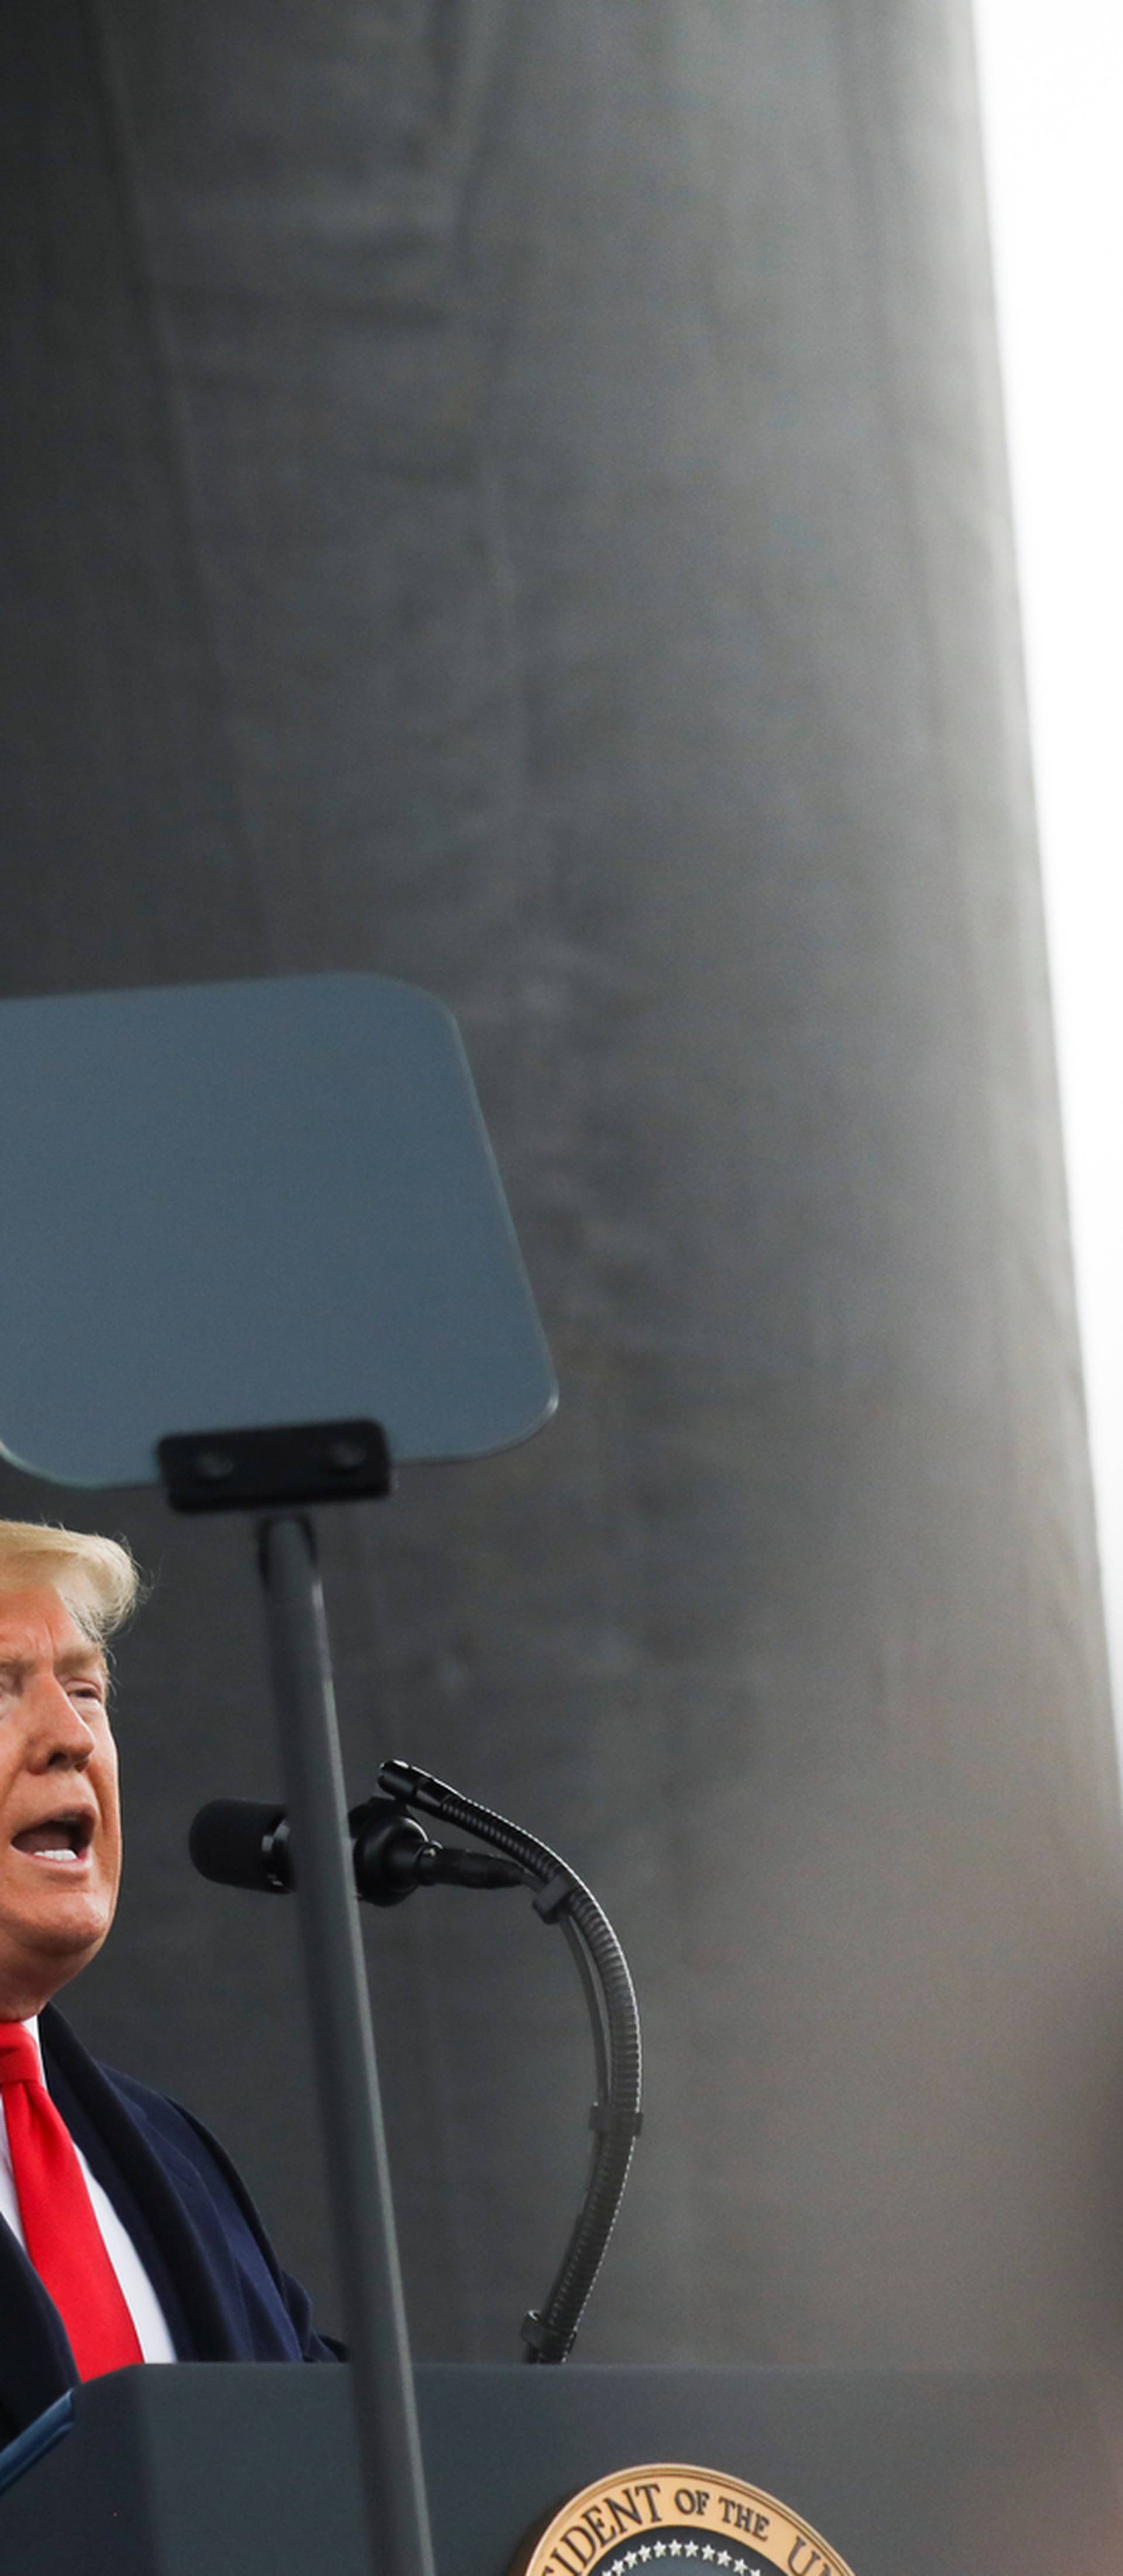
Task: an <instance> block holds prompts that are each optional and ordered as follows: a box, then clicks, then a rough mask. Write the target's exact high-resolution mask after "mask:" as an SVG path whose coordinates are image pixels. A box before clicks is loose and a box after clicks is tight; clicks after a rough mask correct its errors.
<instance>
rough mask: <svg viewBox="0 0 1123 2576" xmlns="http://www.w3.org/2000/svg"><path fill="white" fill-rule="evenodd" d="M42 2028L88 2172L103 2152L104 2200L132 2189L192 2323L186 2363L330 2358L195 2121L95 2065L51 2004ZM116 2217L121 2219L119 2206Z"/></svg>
mask: <svg viewBox="0 0 1123 2576" xmlns="http://www.w3.org/2000/svg"><path fill="white" fill-rule="evenodd" d="M41 2032H42V2038H43V2048H44V2059H45V2063H46V2065H47V2068H48V2078H49V2080H50V2081H51V2083H52V2089H57V2090H58V2092H59V2095H60V2107H62V2108H63V2110H64V2116H65V2117H67V2119H68V2120H69V2121H70V2124H71V2126H72V2129H73V2131H74V2134H75V2136H76V2138H77V2140H78V2143H79V2144H80V2145H81V2146H82V2147H83V2148H84V2150H85V2152H86V2153H87V2154H88V2155H89V2156H90V2161H91V2163H92V2164H94V2169H95V2171H97V2170H98V2162H97V2159H98V2157H99V2155H100V2158H101V2162H102V2168H103V2169H102V2171H101V2174H100V2179H101V2180H103V2181H104V2182H105V2184H106V2187H107V2189H108V2190H109V2191H110V2194H111V2196H115V2184H116V2186H117V2194H118V2195H119V2194H120V2192H121V2190H122V2189H123V2190H124V2192H125V2193H127V2194H128V2195H131V2202H132V2206H133V2208H134V2209H136V2210H137V2211H139V2212H140V2213H141V2215H142V2218H143V2221H144V2223H145V2226H146V2228H147V2229H148V2230H150V2231H151V2235H152V2237H153V2238H154V2239H155V2240H156V2243H157V2244H158V2246H159V2249H160V2254H161V2257H162V2260H163V2262H164V2263H165V2264H166V2267H167V2270H168V2272H169V2273H170V2274H171V2276H172V2278H173V2280H174V2285H175V2290H176V2292H177V2294H178V2297H179V2299H180V2300H181V2302H182V2303H183V2306H184V2308H185V2311H186V2313H187V2316H188V2320H189V2344H190V2350H189V2351H188V2352H187V2353H185V2354H184V2358H197V2359H199V2360H210V2359H214V2360H222V2359H233V2358H245V2359H247V2360H261V2361H274V2360H277V2361H279V2360H292V2361H299V2360H304V2361H334V2360H337V2359H338V2358H339V2354H338V2351H337V2349H336V2348H335V2347H334V2346H332V2345H330V2344H328V2343H327V2342H325V2340H324V2339H323V2338H322V2337H321V2336H319V2335H317V2333H316V2332H315V2329H314V2327H313V2324H312V2309H311V2301H310V2299H309V2297H308V2294H307V2292H306V2291H305V2290H304V2289H303V2288H302V2287H301V2285H300V2283H299V2282H297V2281H295V2280H293V2279H292V2277H291V2276H290V2275H289V2274H288V2273H287V2272H285V2271H283V2270H282V2267H281V2265H280V2263H279V2262H278V2260H277V2256H276V2254H275V2252H274V2250H273V2246H272V2244H271V2243H270V2239H269V2235H268V2232H267V2230H266V2227H265V2225H264V2222H263V2220H262V2218H261V2216H260V2213H259V2211H258V2210H257V2208H256V2206H255V2203H254V2201H253V2199H252V2196H251V2194H250V2193H249V2191H248V2190H247V2188H246V2185H245V2183H244V2182H243V2180H242V2178H241V2175H240V2174H239V2173H238V2170H237V2167H236V2166H235V2165H234V2164H233V2163H232V2161H231V2159H230V2157H229V2156H228V2155H227V2153H226V2150H225V2148H224V2147H222V2146H221V2145H220V2143H219V2141H218V2139H217V2138H215V2137H213V2136H212V2135H211V2133H210V2131H209V2130H208V2129H207V2128H206V2127H205V2126H204V2124H203V2122H202V2121H201V2120H197V2119H196V2118H195V2116H194V2114H193V2113H192V2112H190V2111H187V2110H185V2109H184V2108H183V2107H182V2105H181V2104H179V2103H178V2102H175V2101H173V2100H172V2099H171V2098H170V2097H169V2096H168V2095H167V2094H164V2093H159V2092H157V2091H155V2090H154V2088H153V2087H152V2086H151V2085H148V2084H143V2083H141V2082H140V2081H139V2080H138V2078H137V2077H136V2076H133V2075H126V2074H123V2073H121V2072H119V2071H118V2070H117V2069H116V2068H114V2067H108V2066H102V2065H100V2064H99V2063H98V2062H97V2060H96V2059H94V2058H92V2057H90V2055H89V2054H88V2052H87V2051H86V2050H85V2049H84V2048H83V2046H82V2044H81V2042H80V2041H79V2040H78V2039H77V2038H76V2036H75V2034H74V2032H73V2031H72V2030H71V2029H70V2027H69V2025H68V2024H67V2023H66V2022H64V2020H63V2018H62V2016H61V2014H60V2013H59V2012H58V2011H57V2009H56V2008H55V2007H54V2006H51V2007H49V2008H48V2011H47V2012H45V2013H44V2015H43V2016H42V2022H41ZM60 2079H61V2081H60ZM63 2095H66V2096H68V2099H66V2100H65V2102H64V2101H63V2100H62V2096H63ZM121 2215H122V2216H123V2217H124V2218H125V2222H126V2224H129V2211H128V2209H127V2208H126V2207H124V2206H122V2207H121Z"/></svg>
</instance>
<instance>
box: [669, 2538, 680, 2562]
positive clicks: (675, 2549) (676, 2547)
mask: <svg viewBox="0 0 1123 2576" xmlns="http://www.w3.org/2000/svg"><path fill="white" fill-rule="evenodd" d="M667 2556H668V2558H681V2556H682V2542H681V2540H669V2541H668V2542H667Z"/></svg>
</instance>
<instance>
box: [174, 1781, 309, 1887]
mask: <svg viewBox="0 0 1123 2576" xmlns="http://www.w3.org/2000/svg"><path fill="white" fill-rule="evenodd" d="M284 1813H285V1810H284V1808H283V1807H277V1806H273V1807H262V1806H260V1805H258V1804H257V1802H256V1801H255V1800H253V1799H251V1798H215V1799H213V1800H212V1802H211V1804H210V1806H209V1807H200V1809H199V1813H198V1815H197V1816H196V1817H195V1820H194V1822H193V1824H192V1827H191V1831H190V1834H189V1835H188V1839H187V1848H188V1850H189V1852H190V1854H191V1858H192V1860H193V1861H194V1863H195V1867H196V1869H197V1870H198V1871H199V1874H200V1876H201V1877H202V1878H214V1879H217V1880H218V1883H219V1885H220V1887H260V1888H264V1889H267V1890H275V1889H276V1885H277V1878H276V1863H274V1865H273V1868H272V1870H271V1869H270V1868H269V1867H268V1866H267V1864H266V1858H265V1846H266V1844H267V1842H268V1839H269V1836H270V1835H271V1834H273V1833H275V1832H276V1829H277V1826H278V1825H279V1824H280V1823H281V1821H282V1819H283V1817H284Z"/></svg>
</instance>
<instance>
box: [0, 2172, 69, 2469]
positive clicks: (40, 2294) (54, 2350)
mask: <svg viewBox="0 0 1123 2576" xmlns="http://www.w3.org/2000/svg"><path fill="white" fill-rule="evenodd" d="M77 2379H78V2373H77V2370H76V2369H75V2366H74V2355H73V2353H72V2352H71V2349H70V2345H69V2342H68V2341H67V2335H66V2329H65V2327H64V2325H63V2322H62V2318H61V2317H60V2315H59V2312H58V2309H57V2308H56V2306H55V2303H54V2300H53V2299H49V2298H48V2296H47V2293H46V2291H45V2289H44V2287H43V2284H42V2282H41V2280H40V2278H39V2275H38V2273H37V2272H36V2271H35V2270H34V2268H33V2266H32V2265H31V2264H30V2263H29V2262H28V2259H27V2256H26V2254H25V2253H24V2250H23V2247H22V2245H21V2244H20V2242H19V2239H18V2238H17V2237H15V2236H13V2234H12V2231H11V2228H10V2227H9V2226H7V2224H6V2223H5V2221H4V2220H3V2219H0V2411H2V2412H3V2413H4V2414H5V2415H7V2416H8V2417H9V2418H10V2433H8V2434H7V2436H6V2438H8V2439H10V2438H11V2434H14V2433H19V2432H22V2431H23V2428H24V2426H25V2424H33V2423H34V2421H35V2418H36V2416H37V2415H42V2414H43V2412H44V2409H45V2408H46V2407H48V2406H53V2405H54V2402H55V2399H56V2397H61V2396H62V2395H63V2393H64V2391H65V2390H66V2389H68V2388H73V2387H75V2386H76V2384H77Z"/></svg>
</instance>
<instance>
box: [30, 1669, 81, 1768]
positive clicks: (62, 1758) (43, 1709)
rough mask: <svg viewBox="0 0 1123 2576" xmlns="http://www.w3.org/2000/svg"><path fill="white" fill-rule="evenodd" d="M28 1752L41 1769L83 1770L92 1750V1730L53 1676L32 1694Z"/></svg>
mask: <svg viewBox="0 0 1123 2576" xmlns="http://www.w3.org/2000/svg"><path fill="white" fill-rule="evenodd" d="M30 1715H31V1728H30V1734H31V1750H32V1753H33V1757H34V1758H36V1759H38V1761H40V1762H41V1763H42V1764H43V1766H44V1768H47V1767H49V1766H50V1765H52V1764H54V1765H57V1767H58V1768H59V1769H62V1768H63V1767H64V1766H65V1767H66V1768H67V1769H68V1770H69V1769H73V1770H78V1771H82V1770H84V1769H85V1767H86V1764H87V1762H88V1761H89V1759H90V1755H91V1753H92V1752H93V1749H94V1736H93V1729H92V1727H90V1725H89V1724H88V1723H87V1720H86V1719H85V1718H84V1717H83V1715H82V1712H81V1709H78V1708H75V1706H74V1702H73V1700H72V1699H71V1697H70V1694H69V1692H68V1691H66V1690H64V1688H63V1685H62V1683H61V1682H60V1681H57V1680H56V1679H55V1676H54V1674H53V1673H51V1674H47V1675H44V1677H43V1679H42V1680H41V1681H40V1682H39V1683H38V1684H37V1686H36V1688H35V1690H34V1692H33V1694H32V1708H31V1712H30Z"/></svg>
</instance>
